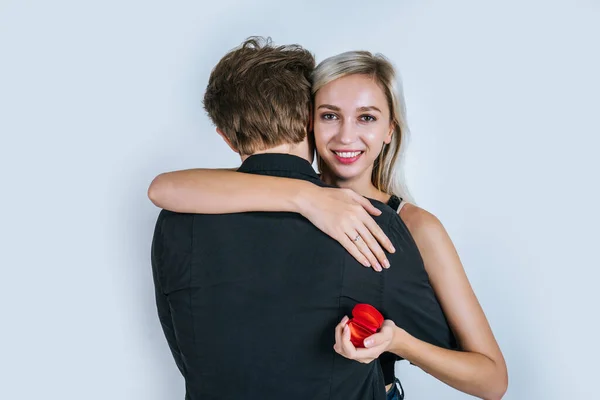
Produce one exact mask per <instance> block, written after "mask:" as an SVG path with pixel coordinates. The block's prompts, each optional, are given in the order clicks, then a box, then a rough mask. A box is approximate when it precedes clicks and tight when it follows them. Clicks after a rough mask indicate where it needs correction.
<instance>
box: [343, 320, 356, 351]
mask: <svg viewBox="0 0 600 400" xmlns="http://www.w3.org/2000/svg"><path fill="white" fill-rule="evenodd" d="M341 345H342V353H343V354H344V356H345V357H347V358H352V359H354V353H355V352H356V348H355V347H354V345H353V344H352V342H351V341H350V328H349V327H348V325H345V326H344V328H343V329H342V340H341Z"/></svg>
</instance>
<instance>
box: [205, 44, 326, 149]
mask: <svg viewBox="0 0 600 400" xmlns="http://www.w3.org/2000/svg"><path fill="white" fill-rule="evenodd" d="M314 67H315V59H314V56H313V55H312V54H311V53H310V52H309V51H307V50H305V49H303V48H302V47H301V46H299V45H287V46H273V45H272V43H271V40H270V39H263V38H260V37H252V38H249V39H248V40H246V41H245V42H244V43H242V45H240V46H239V47H237V48H235V49H233V50H231V51H230V52H229V53H227V54H226V55H225V56H224V57H223V58H222V59H221V61H219V63H218V64H217V65H216V67H215V68H214V69H213V71H212V73H211V74H210V79H209V81H208V86H207V88H206V93H205V94H204V108H205V109H206V111H207V112H208V115H209V116H210V118H211V119H212V121H213V123H214V124H215V125H216V126H217V128H219V129H220V130H221V131H223V133H224V134H225V136H226V137H227V139H229V141H230V142H231V144H232V145H233V147H235V148H236V149H237V150H238V151H239V153H240V154H242V155H249V154H253V153H255V152H257V151H260V150H266V149H269V148H271V147H275V146H278V145H281V144H286V143H300V142H301V141H302V140H304V138H305V137H306V134H307V128H308V123H309V119H310V108H311V107H310V105H311V92H310V74H311V73H312V71H313V69H314Z"/></svg>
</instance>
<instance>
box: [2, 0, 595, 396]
mask: <svg viewBox="0 0 600 400" xmlns="http://www.w3.org/2000/svg"><path fill="white" fill-rule="evenodd" d="M250 35H269V36H271V37H272V38H273V39H274V41H275V42H276V43H280V44H284V43H299V44H302V45H303V46H305V47H307V48H308V49H310V50H311V51H313V52H314V53H315V54H316V56H317V60H318V61H320V60H322V59H323V58H325V57H328V56H331V55H334V54H337V53H339V52H342V51H346V50H355V49H367V50H371V51H374V52H377V51H379V52H382V53H384V54H385V55H386V56H388V57H389V58H390V59H391V60H392V61H393V62H394V63H395V65H396V66H397V67H398V69H399V71H400V73H401V75H402V78H403V81H404V88H405V95H406V100H407V105H408V116H409V124H410V127H411V130H412V141H411V145H410V148H409V156H408V160H407V167H406V168H407V175H408V182H409V186H410V188H411V190H412V193H413V195H414V196H415V198H416V200H417V202H418V203H419V204H420V205H421V206H422V207H424V208H426V209H428V210H429V211H431V212H433V213H434V214H436V215H437V216H438V217H439V218H440V219H441V220H442V222H443V223H444V224H445V226H446V228H447V230H448V231H449V233H450V235H451V237H452V238H453V240H454V242H455V244H456V247H457V248H458V250H459V253H460V255H461V257H462V260H463V263H464V266H465V269H466V271H467V273H468V276H469V278H470V280H471V282H472V285H473V287H474V289H475V291H476V294H477V295H478V297H479V299H480V301H481V304H482V305H483V307H484V310H485V311H486V313H487V316H488V318H489V320H490V323H491V325H492V327H493V329H494V332H495V334H496V336H497V339H498V341H499V343H500V346H501V347H502V349H503V351H504V354H505V356H506V360H507V363H508V368H509V374H510V385H509V390H508V393H507V395H506V396H505V398H506V399H544V400H547V399H590V398H593V397H596V396H598V394H597V382H598V379H597V374H598V367H597V359H598V357H599V356H600V354H598V350H597V347H596V344H597V334H598V323H597V321H596V319H597V318H598V315H599V314H598V311H597V308H598V305H599V304H600V297H599V295H598V290H597V287H596V286H597V279H598V277H599V274H598V268H599V267H600V262H599V261H598V257H597V249H598V238H599V235H598V231H597V228H598V224H599V223H600V218H599V213H598V173H599V172H600V162H599V161H598V157H597V153H598V146H599V145H600V140H599V139H598V135H599V134H600V122H599V121H598V118H599V117H600V113H599V112H598V111H599V108H600V107H599V106H600V95H599V93H600V78H599V77H598V74H599V72H600V56H599V48H600V44H599V42H600V5H599V2H598V1H594V0H587V1H584V0H581V1H496V2H490V1H488V2H480V1H452V2H447V1H416V0H413V1H373V2H364V1H360V2H359V1H350V0H348V1H329V2H323V1H303V2H289V1H277V0H262V1H260V0H258V1H253V2H247V4H236V2H234V1H230V0H221V1H216V2H202V1H170V2H167V1H139V0H138V1H136V0H119V1H116V0H104V1H86V2H81V1H67V0H55V1H52V2H49V1H39V0H38V1H33V0H32V1H16V0H15V1H10V0H1V1H0V132H1V134H2V136H1V138H2V141H1V143H2V144H1V147H0V163H1V166H0V167H1V168H0V171H1V172H0V173H1V184H2V191H1V193H2V194H1V196H0V202H1V206H2V210H3V216H2V230H1V232H2V233H1V240H0V243H1V253H0V266H1V270H2V278H1V282H2V290H0V299H1V301H0V307H1V310H0V311H1V314H0V316H1V318H2V328H1V330H0V339H1V340H0V365H1V368H2V371H1V372H2V378H1V379H0V381H1V383H0V398H2V399H7V400H12V399H40V398H45V399H81V398H85V399H88V400H96V399H98V400H99V399H113V400H121V399H123V400H130V399H133V400H138V399H140V400H141V399H144V400H164V399H182V398H183V392H184V391H183V383H182V379H181V378H180V376H179V373H178V371H177V369H176V367H175V364H174V363H173V361H172V359H171V355H170V353H169V350H168V347H167V344H166V342H165V340H164V338H163V335H162V332H161V330H160V326H159V323H158V319H157V317H156V312H155V306H154V303H153V292H152V279H151V273H150V263H149V249H150V241H151V237H152V230H153V226H154V222H155V218H156V216H157V214H158V210H157V209H156V208H155V207H154V206H152V204H151V203H150V202H149V201H148V200H147V198H146V189H147V186H148V184H149V183H150V181H151V180H152V178H153V177H154V176H155V175H156V174H158V173H160V172H162V171H167V170H174V169H181V168H191V167H223V166H228V167H232V166H235V165H237V163H238V160H237V158H236V156H235V154H233V153H232V152H230V151H229V149H228V148H227V147H226V146H225V144H224V143H222V142H221V140H220V138H219V137H218V136H217V134H216V133H215V132H214V127H212V126H211V124H210V122H209V120H208V118H207V117H206V116H205V114H204V112H203V111H202V108H201V99H202V95H203V92H204V88H205V85H206V82H207V79H208V75H209V73H210V70H211V68H212V67H213V66H214V65H215V64H216V62H217V61H218V60H219V58H220V57H221V56H222V55H224V54H225V52H227V51H228V50H229V49H231V48H232V47H234V46H236V45H237V44H239V43H240V42H241V41H242V40H244V39H245V38H246V37H247V36H250ZM397 374H398V375H399V376H400V377H401V379H402V381H403V382H404V386H405V389H406V391H407V394H408V396H407V398H408V399H410V400H418V399H442V398H443V399H464V398H468V397H469V396H467V395H464V394H461V393H459V392H457V391H455V390H454V389H451V388H449V387H447V386H445V385H443V384H442V383H440V382H438V381H436V380H435V379H434V378H432V377H430V376H428V375H426V374H425V373H423V372H421V371H420V370H419V369H417V368H416V367H412V366H409V365H406V363H401V364H399V365H398V367H397ZM232 384H235V382H232Z"/></svg>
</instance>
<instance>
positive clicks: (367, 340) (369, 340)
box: [365, 339, 373, 347]
mask: <svg viewBox="0 0 600 400" xmlns="http://www.w3.org/2000/svg"><path fill="white" fill-rule="evenodd" d="M372 344H373V339H365V347H369V346H370V345H372Z"/></svg>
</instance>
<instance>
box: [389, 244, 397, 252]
mask: <svg viewBox="0 0 600 400" xmlns="http://www.w3.org/2000/svg"><path fill="white" fill-rule="evenodd" d="M390 247H391V248H392V253H395V252H396V248H395V247H394V245H390Z"/></svg>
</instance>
